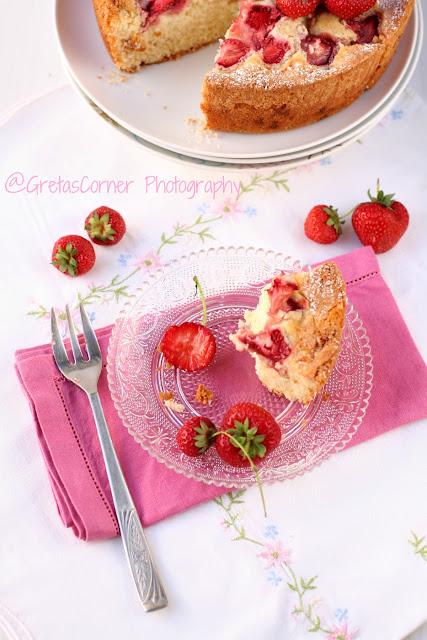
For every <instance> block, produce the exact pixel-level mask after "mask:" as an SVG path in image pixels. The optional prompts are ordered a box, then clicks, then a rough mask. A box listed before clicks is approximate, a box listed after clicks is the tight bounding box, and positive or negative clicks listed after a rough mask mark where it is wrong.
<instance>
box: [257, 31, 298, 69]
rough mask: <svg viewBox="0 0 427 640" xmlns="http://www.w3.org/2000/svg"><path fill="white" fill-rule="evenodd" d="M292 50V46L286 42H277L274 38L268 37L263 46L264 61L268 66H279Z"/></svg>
mask: <svg viewBox="0 0 427 640" xmlns="http://www.w3.org/2000/svg"><path fill="white" fill-rule="evenodd" d="M290 48H291V47H290V44H289V42H286V40H277V39H276V38H274V37H273V36H268V38H266V39H265V41H264V44H263V48H262V59H263V60H264V62H265V63H266V64H279V62H282V60H283V57H284V55H285V53H286V52H287V51H289V49H290Z"/></svg>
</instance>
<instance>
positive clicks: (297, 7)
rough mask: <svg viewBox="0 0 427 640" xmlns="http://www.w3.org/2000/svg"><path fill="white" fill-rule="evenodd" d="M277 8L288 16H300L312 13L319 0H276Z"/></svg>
mask: <svg viewBox="0 0 427 640" xmlns="http://www.w3.org/2000/svg"><path fill="white" fill-rule="evenodd" d="M276 2H277V8H278V9H279V10H280V11H281V12H282V13H283V14H284V15H285V16H289V17H290V18H300V17H302V16H308V15H309V14H310V13H313V11H314V10H315V8H316V7H317V5H318V4H319V3H320V0H276Z"/></svg>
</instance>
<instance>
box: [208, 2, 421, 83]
mask: <svg viewBox="0 0 427 640" xmlns="http://www.w3.org/2000/svg"><path fill="white" fill-rule="evenodd" d="M248 4H250V3H249V0H245V1H244V2H242V11H243V8H245V7H246V6H247V5H248ZM268 4H270V5H272V6H273V5H274V4H275V3H274V1H273V0H269V2H268ZM410 4H411V0H378V2H377V4H376V5H375V7H374V8H373V9H372V10H370V11H369V12H366V14H364V16H365V15H366V16H367V15H369V14H372V13H373V12H377V13H379V14H380V16H381V18H380V35H379V37H377V38H376V40H374V41H373V42H372V43H370V44H357V43H351V44H344V43H343V42H340V43H339V44H338V49H337V54H336V56H335V59H334V60H333V62H332V63H331V64H329V65H327V64H325V65H318V66H316V65H314V64H309V62H308V61H307V57H306V54H305V53H304V52H303V51H302V49H301V48H300V47H299V48H297V49H296V50H295V49H294V53H293V55H291V56H290V57H288V58H287V59H285V60H284V62H283V63H281V64H272V65H268V64H265V63H264V62H263V60H262V57H261V56H260V55H259V53H258V52H256V51H253V52H251V54H250V55H249V56H247V57H246V59H244V60H243V61H242V62H240V63H239V64H236V65H234V66H232V67H230V68H228V69H224V68H222V67H220V66H216V67H215V68H214V69H213V70H212V71H211V72H210V73H209V74H208V76H207V80H208V82H210V83H212V84H221V85H223V84H227V85H231V86H235V87H242V88H243V87H248V86H252V87H255V88H259V89H263V90H270V89H271V90H274V89H278V88H280V87H289V88H292V87H294V86H301V85H306V84H312V83H315V82H317V81H319V80H320V79H322V78H327V77H329V76H333V75H335V74H337V73H339V72H342V71H345V70H346V69H348V68H351V67H353V66H354V65H355V64H356V63H357V62H358V61H360V60H362V59H363V58H364V57H365V56H368V55H369V54H370V53H372V51H373V50H375V49H376V48H378V47H379V46H382V41H383V40H384V38H385V37H387V33H389V32H390V31H393V30H395V29H397V28H398V26H399V24H400V20H401V18H402V15H403V14H404V12H405V10H406V9H407V7H408V6H409V5H410ZM288 20H289V18H281V19H280V20H279V22H278V23H276V27H275V30H276V31H277V30H278V25H279V24H280V23H281V22H282V21H288ZM231 29H232V27H231ZM226 37H227V35H226Z"/></svg>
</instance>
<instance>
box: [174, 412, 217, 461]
mask: <svg viewBox="0 0 427 640" xmlns="http://www.w3.org/2000/svg"><path fill="white" fill-rule="evenodd" d="M215 431H216V429H215V425H214V424H213V422H211V420H209V418H204V417H203V416H194V418H190V419H189V420H187V422H185V423H184V424H183V425H182V427H181V428H180V429H179V431H178V432H177V434H176V443H177V445H178V447H179V448H180V450H181V451H182V452H183V453H185V455H187V456H191V457H195V456H199V455H200V454H201V453H205V451H207V450H208V448H209V447H210V446H211V444H212V436H213V434H214V433H215Z"/></svg>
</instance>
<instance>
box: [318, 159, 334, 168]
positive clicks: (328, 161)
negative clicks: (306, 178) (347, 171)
mask: <svg viewBox="0 0 427 640" xmlns="http://www.w3.org/2000/svg"><path fill="white" fill-rule="evenodd" d="M319 164H320V165H321V166H322V167H327V166H329V165H330V164H332V159H331V158H330V157H329V156H327V157H326V158H321V159H320V160H319Z"/></svg>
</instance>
